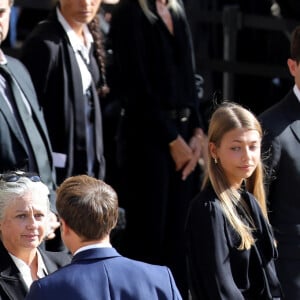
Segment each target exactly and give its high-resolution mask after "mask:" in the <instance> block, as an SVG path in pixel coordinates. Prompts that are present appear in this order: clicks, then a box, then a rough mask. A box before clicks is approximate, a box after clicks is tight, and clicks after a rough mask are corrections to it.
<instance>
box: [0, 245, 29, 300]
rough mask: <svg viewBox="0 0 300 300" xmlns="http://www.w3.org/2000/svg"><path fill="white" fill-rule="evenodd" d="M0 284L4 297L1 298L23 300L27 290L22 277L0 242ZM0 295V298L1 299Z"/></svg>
mask: <svg viewBox="0 0 300 300" xmlns="http://www.w3.org/2000/svg"><path fill="white" fill-rule="evenodd" d="M0 286H1V290H2V291H3V293H5V295H6V297H7V298H6V297H4V298H3V299H11V300H23V299H24V298H25V296H26V294H27V292H28V289H27V286H26V284H25V282H24V280H23V277H22V275H21V273H20V271H19V270H18V268H17V267H16V265H15V263H14V262H13V260H12V259H11V257H10V255H9V254H8V252H7V251H6V249H5V248H4V246H3V244H2V242H0ZM1 296H2V295H0V299H2V297H1Z"/></svg>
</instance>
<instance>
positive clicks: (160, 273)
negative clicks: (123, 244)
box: [121, 256, 173, 282]
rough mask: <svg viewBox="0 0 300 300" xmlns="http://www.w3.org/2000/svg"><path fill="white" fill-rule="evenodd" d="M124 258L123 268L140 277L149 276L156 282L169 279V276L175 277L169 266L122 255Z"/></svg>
mask: <svg viewBox="0 0 300 300" xmlns="http://www.w3.org/2000/svg"><path fill="white" fill-rule="evenodd" d="M121 259H122V260H123V264H122V265H123V266H122V269H123V271H124V272H125V273H126V270H128V274H132V275H134V273H135V275H134V276H137V277H138V278H143V277H144V278H148V279H149V280H153V281H154V282H161V281H162V280H169V279H168V278H169V277H173V275H172V272H171V270H170V269H169V268H168V267H167V266H162V265H156V264H150V263H147V262H143V261H139V260H134V259H131V258H128V257H124V256H121Z"/></svg>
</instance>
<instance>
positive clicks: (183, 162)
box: [169, 128, 206, 180]
mask: <svg viewBox="0 0 300 300" xmlns="http://www.w3.org/2000/svg"><path fill="white" fill-rule="evenodd" d="M205 141H206V139H205V135H204V133H203V131H202V129H200V128H197V129H196V130H195V132H194V135H193V136H192V137H191V139H190V140H189V143H186V142H185V140H184V139H183V138H182V137H181V136H180V135H178V136H177V138H176V139H175V140H174V141H172V142H171V143H170V144H169V146H170V152H171V156H172V158H173V160H174V162H175V168H176V171H181V174H182V177H181V178H182V180H185V179H186V178H187V177H188V176H189V175H190V174H191V173H192V172H193V171H194V169H195V168H196V166H197V164H198V163H199V160H200V158H204V159H205V157H204V156H205V151H206V147H205V145H206V143H205Z"/></svg>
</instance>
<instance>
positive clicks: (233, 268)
mask: <svg viewBox="0 0 300 300" xmlns="http://www.w3.org/2000/svg"><path fill="white" fill-rule="evenodd" d="M242 196H243V199H244V200H245V202H246V203H247V206H248V207H249V211H250V215H251V217H252V221H253V223H254V226H255V228H254V230H253V235H254V238H255V244H254V245H253V246H252V247H251V248H250V249H249V250H238V249H237V248H238V246H239V243H240V238H239V236H238V235H237V233H236V231H235V230H234V229H233V227H232V226H231V225H230V224H229V222H228V221H227V219H226V217H225V216H224V214H223V211H222V210H221V205H220V201H219V199H218V198H217V196H216V194H215V193H214V191H213V190H212V188H211V187H209V188H208V189H206V190H204V191H203V192H201V193H200V194H199V195H198V196H197V197H196V198H195V199H194V201H193V203H192V205H191V209H190V214H189V218H188V226H187V230H188V243H187V244H188V261H189V273H190V279H191V281H190V283H191V289H192V291H193V300H194V299H205V300H209V299H211V300H218V299H222V300H226V299H228V300H232V299H234V300H239V299H240V300H244V299H247V300H250V299H251V300H254V299H255V300H266V299H280V298H281V297H282V295H281V294H282V293H281V288H280V284H279V281H278V279H277V275H276V271H275V267H274V259H275V258H276V257H277V250H276V248H275V246H274V238H273V234H272V230H271V228H270V226H269V224H268V223H267V222H266V220H265V218H264V217H263V215H262V213H261V210H260V208H259V206H258V203H257V201H256V199H255V198H254V197H253V195H252V194H249V193H247V192H244V193H243V195H242ZM237 210H238V212H239V213H241V214H242V211H241V210H240V209H239V208H237ZM243 218H244V217H242V219H243ZM244 222H247V220H245V219H244Z"/></svg>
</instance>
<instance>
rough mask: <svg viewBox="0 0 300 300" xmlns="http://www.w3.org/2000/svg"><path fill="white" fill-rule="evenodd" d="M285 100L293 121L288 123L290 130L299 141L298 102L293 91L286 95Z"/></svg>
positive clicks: (299, 119)
mask: <svg viewBox="0 0 300 300" xmlns="http://www.w3.org/2000/svg"><path fill="white" fill-rule="evenodd" d="M286 101H287V103H288V105H289V110H288V112H287V113H289V114H290V117H291V120H292V121H293V122H292V123H291V125H290V127H291V130H292V132H293V133H294V135H295V136H296V138H297V139H298V141H299V142H300V103H299V100H298V98H297V97H296V95H295V93H294V92H293V91H290V93H289V94H288V95H287V96H286Z"/></svg>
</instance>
